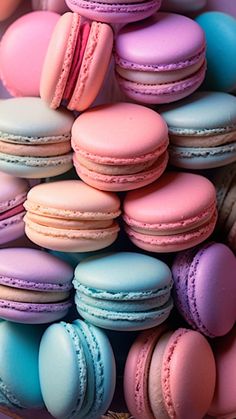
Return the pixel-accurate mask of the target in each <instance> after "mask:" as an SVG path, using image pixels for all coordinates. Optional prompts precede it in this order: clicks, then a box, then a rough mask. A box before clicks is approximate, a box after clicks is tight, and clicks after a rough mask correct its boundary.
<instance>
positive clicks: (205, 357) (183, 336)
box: [124, 324, 216, 419]
mask: <svg viewBox="0 0 236 419" xmlns="http://www.w3.org/2000/svg"><path fill="white" fill-rule="evenodd" d="M215 380H216V368H215V361H214V356H213V353H212V350H211V347H210V345H209V343H208V342H207V340H206V338H205V337H204V336H203V335H201V334H200V333H199V332H196V331H193V330H189V329H183V328H180V329H177V330H175V331H170V330H169V329H168V326H167V325H166V324H163V325H161V326H158V327H156V328H152V329H149V330H147V331H144V332H142V333H141V334H140V335H139V336H138V337H137V338H136V340H135V341H134V343H133V345H132V346H131V348H130V351H129V354H128V357H127V360H126V363H125V370H124V394H125V399H126V403H127V406H128V408H129V411H130V412H131V414H132V415H133V416H134V418H135V419H143V418H145V419H169V418H172V419H174V418H175V419H189V418H190V417H191V418H194V419H199V418H202V417H204V416H205V414H206V413H207V411H208V409H209V406H210V404H211V401H212V397H213V394H214V388H215ZM203 382H204V386H203V385H202V383H203Z"/></svg>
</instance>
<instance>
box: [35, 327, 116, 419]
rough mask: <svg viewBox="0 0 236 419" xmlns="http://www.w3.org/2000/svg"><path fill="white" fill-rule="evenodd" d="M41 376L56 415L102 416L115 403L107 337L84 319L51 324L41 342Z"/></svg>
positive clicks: (49, 405) (44, 392) (48, 403)
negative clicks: (113, 400)
mask: <svg viewBox="0 0 236 419" xmlns="http://www.w3.org/2000/svg"><path fill="white" fill-rule="evenodd" d="M39 377H40V385H41V389H42V396H43V400H44V403H45V405H46V407H47V410H48V411H49V412H50V413H51V415H53V417H55V418H71V417H72V416H74V417H76V418H81V419H82V418H83V419H90V418H91V419H92V418H94V419H95V418H100V416H101V415H102V414H103V413H105V412H106V410H107V408H108V407H109V405H110V403H111V400H112V398H113V394H114V391H115V381H116V367H115V360H114V355H113V351H112V347H111V345H110V342H109V340H108V338H107V336H106V335H105V333H104V332H103V331H102V330H100V329H99V328H97V327H95V326H93V325H91V324H89V323H86V322H84V321H81V320H75V321H73V323H71V324H69V323H65V322H61V323H57V324H53V325H51V326H49V328H48V329H47V330H46V331H45V333H44V335H43V337H42V340H41V344H40V350H39Z"/></svg>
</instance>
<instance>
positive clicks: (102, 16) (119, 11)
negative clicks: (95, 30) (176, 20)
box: [66, 0, 162, 23]
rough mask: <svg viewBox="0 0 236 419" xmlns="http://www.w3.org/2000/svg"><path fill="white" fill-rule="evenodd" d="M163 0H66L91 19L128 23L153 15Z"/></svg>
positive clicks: (70, 6) (72, 8)
mask: <svg viewBox="0 0 236 419" xmlns="http://www.w3.org/2000/svg"><path fill="white" fill-rule="evenodd" d="M161 1H162V0H115V1H114V0H66V3H67V4H68V6H69V8H70V9H71V10H73V11H74V12H77V13H79V14H81V15H82V16H85V17H86V18H88V19H91V20H93V19H94V20H100V21H101V22H108V23H128V22H136V21H137V20H142V19H145V18H147V17H148V16H151V15H153V13H155V12H156V11H157V10H158V9H159V8H160V6H161Z"/></svg>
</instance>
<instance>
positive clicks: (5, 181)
mask: <svg viewBox="0 0 236 419" xmlns="http://www.w3.org/2000/svg"><path fill="white" fill-rule="evenodd" d="M0 185H1V187H0V245H2V244H6V243H8V242H11V241H12V240H15V239H18V238H19V237H21V236H23V235H24V222H23V217H24V215H25V209H24V207H23V203H24V202H25V200H26V196H27V192H28V190H29V184H28V182H27V181H26V180H25V179H20V178H17V177H14V176H10V175H7V174H5V173H2V172H0Z"/></svg>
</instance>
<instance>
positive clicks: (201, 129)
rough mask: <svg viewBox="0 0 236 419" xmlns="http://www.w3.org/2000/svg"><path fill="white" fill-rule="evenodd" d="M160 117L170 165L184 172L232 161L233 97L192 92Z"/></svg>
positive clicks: (235, 133)
mask: <svg viewBox="0 0 236 419" xmlns="http://www.w3.org/2000/svg"><path fill="white" fill-rule="evenodd" d="M161 115H162V116H163V118H164V119H165V121H166V122H167V125H168V129H169V136H170V143H171V146H170V149H169V151H170V162H171V164H172V165H173V166H177V167H183V168H186V169H211V168H214V167H220V166H225V165H227V164H229V163H232V162H234V161H236V98H235V96H233V95H230V94H228V93H223V92H196V93H194V94H193V95H191V96H190V97H189V98H186V99H183V100H181V101H179V102H178V103H176V104H175V106H173V105H167V106H166V107H165V108H164V109H163V111H162V110H161Z"/></svg>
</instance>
